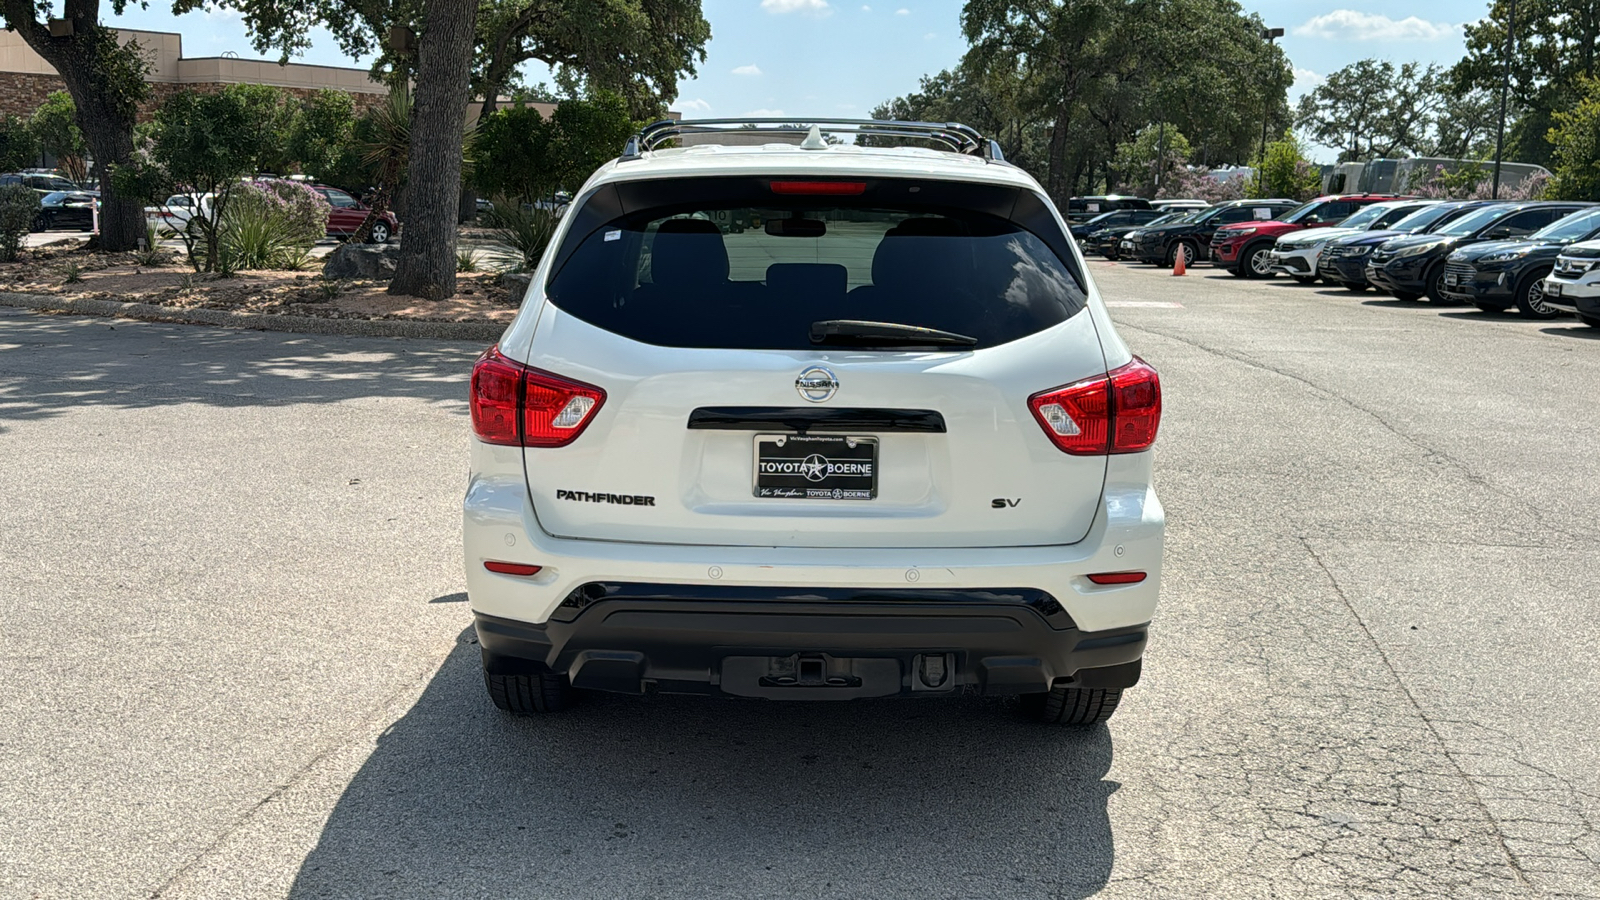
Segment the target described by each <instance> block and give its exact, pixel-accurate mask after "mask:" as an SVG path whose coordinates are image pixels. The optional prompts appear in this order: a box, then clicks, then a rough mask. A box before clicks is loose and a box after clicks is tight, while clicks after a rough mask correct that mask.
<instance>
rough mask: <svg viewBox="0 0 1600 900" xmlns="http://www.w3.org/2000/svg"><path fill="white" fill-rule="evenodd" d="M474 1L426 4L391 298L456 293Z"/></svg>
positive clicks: (438, 297) (442, 296)
mask: <svg viewBox="0 0 1600 900" xmlns="http://www.w3.org/2000/svg"><path fill="white" fill-rule="evenodd" d="M477 9H478V5H477V2H476V0H427V2H426V4H425V6H424V10H423V20H422V21H423V24H422V34H421V36H420V39H419V40H418V41H417V89H416V101H415V104H414V105H413V107H412V112H411V167H410V174H409V177H408V178H407V179H406V198H405V201H406V203H405V205H406V215H407V223H406V229H405V234H404V237H403V238H402V240H401V242H400V258H399V259H398V260H397V261H396V264H395V273H394V280H392V281H390V282H389V293H391V294H405V295H408V296H412V297H421V298H423V299H424V300H443V299H445V298H447V297H451V296H454V295H455V292H456V209H457V203H458V202H459V200H460V190H461V134H462V128H463V126H464V125H465V124H466V118H467V97H468V95H469V94H470V91H471V88H470V86H469V75H470V72H471V68H472V40H473V33H474V25H475V22H476V19H477Z"/></svg>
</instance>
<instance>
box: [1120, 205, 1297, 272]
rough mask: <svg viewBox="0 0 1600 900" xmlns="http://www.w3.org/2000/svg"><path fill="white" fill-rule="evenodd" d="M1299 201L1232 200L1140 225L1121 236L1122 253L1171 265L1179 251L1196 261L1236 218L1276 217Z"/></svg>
mask: <svg viewBox="0 0 1600 900" xmlns="http://www.w3.org/2000/svg"><path fill="white" fill-rule="evenodd" d="M1297 205H1299V204H1297V203H1295V202H1294V201H1293V200H1285V199H1282V198H1279V199H1274V200H1230V201H1228V202H1226V203H1218V204H1217V205H1216V206H1213V207H1211V208H1210V209H1207V210H1203V211H1201V212H1200V213H1199V214H1198V215H1196V216H1194V217H1193V218H1190V219H1185V220H1183V221H1181V222H1169V223H1167V224H1164V225H1161V226H1158V227H1150V228H1141V229H1138V230H1136V231H1133V232H1130V233H1129V234H1128V236H1127V237H1125V238H1123V239H1122V243H1121V245H1120V247H1121V252H1122V255H1123V256H1125V257H1128V258H1129V259H1136V260H1139V261H1140V262H1147V263H1155V264H1156V265H1158V266H1171V265H1172V264H1173V262H1175V261H1176V260H1177V258H1178V254H1179V253H1180V252H1181V253H1184V254H1186V255H1185V257H1184V259H1185V260H1186V261H1187V262H1189V263H1193V262H1195V261H1197V260H1201V259H1204V258H1205V256H1206V248H1207V247H1208V246H1209V245H1210V243H1211V235H1212V234H1214V233H1216V231H1217V229H1219V228H1222V227H1223V226H1226V225H1231V224H1234V223H1236V222H1261V221H1266V220H1268V219H1273V218H1276V217H1277V216H1280V215H1282V214H1284V213H1286V212H1288V211H1289V210H1291V209H1294V208H1295V207H1296V206H1297Z"/></svg>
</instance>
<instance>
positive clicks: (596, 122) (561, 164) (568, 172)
mask: <svg viewBox="0 0 1600 900" xmlns="http://www.w3.org/2000/svg"><path fill="white" fill-rule="evenodd" d="M550 122H551V124H552V125H554V126H555V132H554V134H553V135H552V139H551V145H550V158H551V160H552V162H553V163H554V165H555V173H554V174H555V184H556V186H557V187H560V188H563V189H565V190H569V191H576V190H577V189H578V188H579V187H581V186H582V185H583V183H584V182H585V181H587V180H588V179H589V176H590V175H592V174H594V170H595V169H598V168H600V167H601V166H602V165H605V164H606V163H607V162H609V161H610V160H612V159H615V158H616V156H617V154H618V153H620V152H621V151H622V145H623V144H625V143H627V140H628V137H629V136H630V135H632V134H633V133H634V132H635V131H638V124H637V123H636V122H634V121H633V120H632V119H631V118H630V117H629V116H628V104H627V102H626V101H625V100H623V98H622V96H621V95H619V94H616V93H613V92H611V91H606V90H600V91H596V92H594V95H593V96H592V97H590V98H589V99H587V100H567V101H565V102H563V103H561V104H560V105H558V106H557V107H556V111H555V112H554V113H552V114H551V116H550Z"/></svg>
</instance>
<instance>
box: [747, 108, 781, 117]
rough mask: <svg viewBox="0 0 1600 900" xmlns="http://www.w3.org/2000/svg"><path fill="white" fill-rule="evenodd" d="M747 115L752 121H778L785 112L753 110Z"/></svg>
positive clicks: (779, 110) (778, 110)
mask: <svg viewBox="0 0 1600 900" xmlns="http://www.w3.org/2000/svg"><path fill="white" fill-rule="evenodd" d="M745 115H746V116H749V117H750V118H752V119H776V118H780V117H781V116H782V115H783V110H781V109H752V110H750V111H749V112H747V113H745Z"/></svg>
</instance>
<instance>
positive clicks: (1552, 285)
mask: <svg viewBox="0 0 1600 900" xmlns="http://www.w3.org/2000/svg"><path fill="white" fill-rule="evenodd" d="M1544 294H1545V296H1546V297H1559V296H1561V282H1559V281H1546V282H1545V283H1544Z"/></svg>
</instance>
